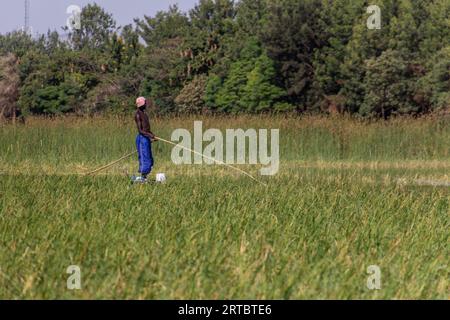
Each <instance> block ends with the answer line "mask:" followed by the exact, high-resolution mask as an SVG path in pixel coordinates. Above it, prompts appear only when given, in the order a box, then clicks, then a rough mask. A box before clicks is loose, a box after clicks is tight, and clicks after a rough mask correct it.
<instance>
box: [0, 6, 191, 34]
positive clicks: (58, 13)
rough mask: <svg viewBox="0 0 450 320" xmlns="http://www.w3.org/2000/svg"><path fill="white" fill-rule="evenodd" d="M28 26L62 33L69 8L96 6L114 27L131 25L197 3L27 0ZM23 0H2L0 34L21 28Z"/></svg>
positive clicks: (189, 7) (22, 22)
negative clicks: (105, 12) (170, 8)
mask: <svg viewBox="0 0 450 320" xmlns="http://www.w3.org/2000/svg"><path fill="white" fill-rule="evenodd" d="M29 1H30V26H31V27H32V30H33V34H36V33H46V32H47V30H48V29H50V30H57V31H58V32H61V27H62V26H64V25H66V21H67V18H68V17H69V15H68V14H67V13H66V10H67V7H69V6H70V5H78V6H80V7H83V6H85V5H86V4H88V3H97V4H98V5H99V6H101V7H103V8H105V9H106V11H108V12H109V13H112V14H113V16H114V19H115V20H116V21H117V26H124V25H126V24H129V23H132V22H133V19H134V18H141V17H143V16H144V15H154V14H155V13H156V12H157V11H160V10H166V9H168V8H169V6H170V5H172V4H178V5H179V7H180V9H181V10H182V11H185V12H187V11H188V10H189V9H192V8H193V7H194V5H195V4H196V3H198V1H197V0H125V1H123V0H96V1H89V0H29ZM24 3H25V1H24V0H1V5H2V6H1V9H0V33H2V34H4V33H6V32H9V31H13V30H17V29H21V28H22V27H23V25H24V17H25V9H24V8H25V5H24Z"/></svg>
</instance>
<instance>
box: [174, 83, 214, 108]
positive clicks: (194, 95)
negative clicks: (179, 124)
mask: <svg viewBox="0 0 450 320" xmlns="http://www.w3.org/2000/svg"><path fill="white" fill-rule="evenodd" d="M206 81H207V77H206V76H205V75H199V76H196V77H194V79H193V80H192V81H190V82H188V83H187V84H186V85H185V86H184V87H183V89H181V91H180V94H179V95H178V96H177V97H176V98H175V103H176V104H177V106H178V109H177V111H178V112H185V113H199V112H202V111H203V110H204V108H205V106H206V105H205V100H204V97H205V90H206Z"/></svg>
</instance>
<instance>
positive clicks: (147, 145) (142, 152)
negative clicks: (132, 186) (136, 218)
mask: <svg viewBox="0 0 450 320" xmlns="http://www.w3.org/2000/svg"><path fill="white" fill-rule="evenodd" d="M136 106H137V111H136V115H135V117H134V120H135V121H136V125H137V129H138V131H139V133H138V135H137V137H136V148H137V152H138V155H139V173H140V174H141V176H140V177H138V178H136V179H135V180H134V181H135V182H146V181H147V176H148V175H149V174H150V172H151V171H152V169H153V164H154V162H153V155H152V142H154V141H157V140H158V139H157V138H156V136H155V135H154V134H153V132H151V131H150V120H149V118H148V115H147V114H146V113H145V109H146V108H147V100H146V99H145V98H143V97H139V98H137V99H136Z"/></svg>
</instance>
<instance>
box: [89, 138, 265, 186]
mask: <svg viewBox="0 0 450 320" xmlns="http://www.w3.org/2000/svg"><path fill="white" fill-rule="evenodd" d="M156 139H157V140H159V141H162V142H164V143H167V144H170V145H173V146H176V147H178V148H181V149H184V150H187V151H189V152H192V153H195V154H198V155H200V156H202V157H203V158H205V159H208V160H211V161H213V162H214V163H216V164H219V165H223V166H226V167H228V168H231V169H233V170H236V171H238V172H240V173H242V174H244V175H246V176H247V177H249V178H250V179H252V180H253V181H256V182H258V183H259V184H262V185H263V186H266V187H267V184H266V183H264V182H262V181H260V180H258V179H256V178H255V177H254V176H252V175H251V174H250V173H248V172H246V171H244V170H242V169H239V168H237V167H234V166H232V165H230V164H228V163H225V162H223V161H220V160H217V159H214V158H211V157H208V156H205V155H204V154H201V153H199V152H197V151H195V150H192V149H189V148H186V147H184V146H182V145H178V144H176V143H174V142H172V141H168V140H165V139H162V138H159V137H156ZM136 153H137V151H133V152H130V153H129V154H126V155H124V156H123V157H121V158H120V159H117V160H116V161H114V162H111V163H109V164H107V165H105V166H103V167H100V168H98V169H95V170H94V171H91V172H88V173H86V174H85V175H86V176H90V175H93V174H96V173H98V172H100V171H104V170H106V169H108V168H110V167H112V166H114V165H116V164H118V163H119V162H121V161H123V160H125V159H127V158H129V157H131V156H132V155H134V154H136Z"/></svg>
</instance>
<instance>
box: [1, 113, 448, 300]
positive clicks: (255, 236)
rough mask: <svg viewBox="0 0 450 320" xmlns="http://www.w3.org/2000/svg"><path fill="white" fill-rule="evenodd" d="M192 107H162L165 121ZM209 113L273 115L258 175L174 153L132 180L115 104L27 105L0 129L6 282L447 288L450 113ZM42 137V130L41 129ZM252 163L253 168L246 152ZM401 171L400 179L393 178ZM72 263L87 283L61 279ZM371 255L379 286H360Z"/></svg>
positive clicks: (43, 293)
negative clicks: (139, 182) (105, 109)
mask: <svg viewBox="0 0 450 320" xmlns="http://www.w3.org/2000/svg"><path fill="white" fill-rule="evenodd" d="M194 119H195V118H186V119H157V120H156V121H155V122H154V126H155V130H154V131H155V132H157V133H158V134H159V135H161V136H163V137H166V138H167V137H169V138H170V133H171V131H172V130H173V129H175V128H180V127H184V128H192V126H193V120H194ZM204 127H205V128H209V127H219V128H222V129H223V128H226V127H229V128H280V129H281V131H280V135H281V136H280V139H281V141H280V143H281V145H280V150H281V169H280V172H279V174H278V175H276V176H274V177H263V178H262V179H263V180H264V181H265V182H266V183H268V187H264V186H261V185H257V184H255V183H254V182H253V181H252V180H249V179H248V178H246V177H245V176H240V175H239V174H237V173H235V172H232V171H230V170H228V169H226V168H224V167H216V166H181V167H179V166H174V165H172V164H171V162H170V151H171V147H170V146H166V145H164V144H157V145H155V150H154V153H155V157H156V159H157V167H156V168H155V170H156V171H157V172H165V173H166V175H167V176H168V183H167V184H165V185H153V184H151V185H146V186H131V185H130V184H129V182H128V179H127V178H125V177H124V176H123V173H124V172H128V173H131V172H133V171H135V169H136V163H135V162H136V161H135V159H130V160H129V161H125V162H124V163H122V164H120V165H118V166H117V167H115V168H112V169H111V170H109V171H107V172H105V173H103V174H101V175H99V176H96V177H85V176H83V175H82V173H84V172H87V171H89V170H90V169H93V168H96V167H98V166H101V165H104V164H105V163H107V162H110V161H113V160H114V159H116V158H119V157H120V156H121V155H123V154H125V153H127V152H129V151H130V150H133V142H134V141H133V140H134V127H133V125H132V123H130V122H129V121H126V120H122V119H94V120H83V119H81V120H80V119H57V120H54V121H49V120H40V119H33V120H31V121H30V123H29V124H28V125H27V126H26V127H12V126H4V127H2V128H1V129H0V133H1V135H0V150H1V154H0V246H1V248H2V249H1V250H0V298H4V299H12V298H30V299H36V298H46V299H54V298H62V299H87V298H99V299H106V298H115V299H121V298H124V299H216V298H218V299H220V298H222V299H256V298H258V299H305V298H319V299H341V298H344V299H347V298H353V299H399V298H421V299H422V298H433V299H446V298H448V278H449V268H448V256H449V252H448V240H449V239H448V235H449V233H448V230H449V212H450V208H449V203H450V190H449V188H448V187H447V188H445V187H426V186H415V185H414V181H415V180H416V179H433V180H438V181H450V177H449V171H450V160H449V150H450V124H449V122H447V123H442V122H440V121H436V120H432V119H425V120H396V121H393V122H388V123H372V124H363V123H359V122H356V121H353V120H349V119H335V120H331V119H325V118H304V119H284V118H282V117H275V118H269V117H236V118H228V119H226V120H225V119H223V118H208V119H206V120H205V122H204ZM41 141H42V142H41ZM244 168H246V169H247V170H249V172H251V173H253V174H256V173H257V168H253V167H250V166H244ZM400 179H401V180H402V181H406V182H404V183H399V180H400ZM69 265H78V266H80V268H81V272H82V279H81V280H82V290H79V291H71V290H68V289H67V288H66V280H67V277H68V276H69V275H67V274H66V273H65V271H66V268H67V267H68V266H69ZM370 265H378V266H379V267H380V268H381V272H382V278H381V281H382V288H381V290H376V291H370V290H368V289H367V287H366V281H367V277H368V276H369V275H368V274H367V273H366V269H367V267H368V266H370Z"/></svg>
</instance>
